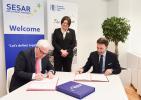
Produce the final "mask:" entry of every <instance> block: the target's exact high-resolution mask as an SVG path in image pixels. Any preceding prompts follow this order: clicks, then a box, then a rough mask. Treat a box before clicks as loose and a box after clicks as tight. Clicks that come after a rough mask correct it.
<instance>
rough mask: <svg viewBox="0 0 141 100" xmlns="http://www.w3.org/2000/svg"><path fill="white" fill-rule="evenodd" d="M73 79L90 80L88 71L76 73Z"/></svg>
mask: <svg viewBox="0 0 141 100" xmlns="http://www.w3.org/2000/svg"><path fill="white" fill-rule="evenodd" d="M74 80H75V81H91V77H90V73H82V74H77V75H76V76H75V79H74Z"/></svg>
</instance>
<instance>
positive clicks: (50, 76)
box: [47, 71, 54, 79]
mask: <svg viewBox="0 0 141 100" xmlns="http://www.w3.org/2000/svg"><path fill="white" fill-rule="evenodd" d="M53 77H54V74H53V73H52V72H51V71H49V72H48V73H47V78H49V79H52V78H53Z"/></svg>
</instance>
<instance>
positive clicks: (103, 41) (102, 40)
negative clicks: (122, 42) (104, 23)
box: [97, 37, 109, 47]
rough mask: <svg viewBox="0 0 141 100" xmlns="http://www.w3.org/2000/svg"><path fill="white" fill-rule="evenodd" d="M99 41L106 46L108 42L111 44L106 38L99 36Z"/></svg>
mask: <svg viewBox="0 0 141 100" xmlns="http://www.w3.org/2000/svg"><path fill="white" fill-rule="evenodd" d="M97 43H98V44H104V45H105V46H106V47H107V46H108V44H109V41H108V40H107V39H106V38H103V37H102V38H99V39H98V40H97Z"/></svg>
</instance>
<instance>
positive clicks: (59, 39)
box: [52, 28, 76, 57]
mask: <svg viewBox="0 0 141 100" xmlns="http://www.w3.org/2000/svg"><path fill="white" fill-rule="evenodd" d="M52 45H53V46H54V56H59V57H61V52H60V50H61V49H66V50H67V51H68V52H69V55H68V56H69V57H73V48H74V47H75V46H76V36H75V31H74V30H73V29H70V28H69V29H68V32H67V33H66V36H65V39H63V33H62V32H61V28H57V29H55V31H54V33H53V35H52Z"/></svg>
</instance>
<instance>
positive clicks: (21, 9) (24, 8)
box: [6, 3, 31, 14]
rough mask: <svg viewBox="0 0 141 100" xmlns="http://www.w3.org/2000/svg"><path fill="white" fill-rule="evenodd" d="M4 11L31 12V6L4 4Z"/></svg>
mask: <svg viewBox="0 0 141 100" xmlns="http://www.w3.org/2000/svg"><path fill="white" fill-rule="evenodd" d="M6 11H7V12H14V13H25V14H30V13H31V7H30V6H28V5H26V6H25V5H19V4H9V3H8V4H6Z"/></svg>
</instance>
